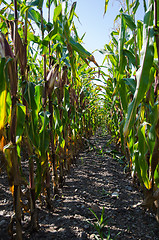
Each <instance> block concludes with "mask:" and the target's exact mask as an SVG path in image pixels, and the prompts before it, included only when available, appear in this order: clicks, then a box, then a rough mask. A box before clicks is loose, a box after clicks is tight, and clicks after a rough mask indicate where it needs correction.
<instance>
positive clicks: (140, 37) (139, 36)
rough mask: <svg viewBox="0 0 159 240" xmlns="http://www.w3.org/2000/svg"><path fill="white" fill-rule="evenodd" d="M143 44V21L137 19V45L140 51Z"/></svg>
mask: <svg viewBox="0 0 159 240" xmlns="http://www.w3.org/2000/svg"><path fill="white" fill-rule="evenodd" d="M142 45H143V23H142V22H141V21H137V46H138V49H139V53H140V52H141V49H142Z"/></svg>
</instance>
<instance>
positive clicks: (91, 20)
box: [75, 0, 144, 65]
mask: <svg viewBox="0 0 159 240" xmlns="http://www.w3.org/2000/svg"><path fill="white" fill-rule="evenodd" d="M142 2H143V1H140V7H139V9H138V11H137V16H136V19H137V20H142V19H143V14H144V9H143V5H142ZM104 4H105V0H77V6H76V13H77V15H78V17H79V19H80V22H81V24H80V23H79V22H78V21H77V20H76V21H75V25H76V28H77V30H78V34H79V36H80V37H81V36H82V35H83V34H84V33H86V35H85V37H84V39H83V46H84V47H85V48H86V49H87V50H88V51H89V52H93V51H94V50H96V49H102V48H103V47H104V45H105V44H106V43H109V41H110V37H109V35H110V32H111V31H112V29H113V26H114V19H115V17H116V15H117V14H118V13H119V9H120V7H121V5H120V3H119V1H117V0H109V4H108V9H107V13H106V14H105V16H103V13H104ZM93 55H94V56H95V58H96V61H97V62H98V64H99V65H101V64H102V61H103V58H104V56H103V55H102V54H100V53H98V52H95V53H94V54H93Z"/></svg>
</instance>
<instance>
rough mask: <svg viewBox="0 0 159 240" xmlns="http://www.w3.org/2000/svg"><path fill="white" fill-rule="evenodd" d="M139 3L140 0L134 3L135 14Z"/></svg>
mask: <svg viewBox="0 0 159 240" xmlns="http://www.w3.org/2000/svg"><path fill="white" fill-rule="evenodd" d="M139 5H140V2H139V0H136V1H135V2H134V5H133V14H134V15H135V14H136V11H137V9H138V7H139Z"/></svg>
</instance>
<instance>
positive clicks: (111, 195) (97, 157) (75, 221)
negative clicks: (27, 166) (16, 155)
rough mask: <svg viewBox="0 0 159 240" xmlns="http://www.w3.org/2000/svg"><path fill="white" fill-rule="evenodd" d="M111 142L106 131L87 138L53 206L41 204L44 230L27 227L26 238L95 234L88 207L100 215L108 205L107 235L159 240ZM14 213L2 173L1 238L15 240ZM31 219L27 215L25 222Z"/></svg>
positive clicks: (158, 227) (152, 219)
mask: <svg viewBox="0 0 159 240" xmlns="http://www.w3.org/2000/svg"><path fill="white" fill-rule="evenodd" d="M109 141H110V136H109V135H108V134H107V132H105V131H103V130H98V131H97V133H96V134H95V135H94V136H93V137H91V139H89V140H88V141H87V143H88V144H87V146H86V148H85V150H84V151H82V152H81V153H80V154H79V157H78V159H77V162H76V164H74V165H73V166H72V168H71V173H70V175H68V176H67V177H66V181H65V185H64V187H63V188H62V190H61V191H60V194H59V195H56V196H55V197H54V198H53V199H52V203H53V207H54V210H53V211H49V210H48V209H46V208H45V207H41V206H39V205H38V204H37V208H38V216H39V230H38V231H37V232H32V233H31V232H30V231H29V229H25V227H23V238H24V239H31V240H36V239H38V240H44V239H48V240H51V239H55V240H70V239H72V240H80V239H81V240H82V239H83V240H84V239H96V238H95V235H96V236H98V234H97V232H96V230H95V228H94V227H92V226H91V224H90V223H92V224H93V223H95V222H96V218H95V216H94V215H93V213H92V212H91V211H90V210H89V208H91V209H92V210H93V211H94V212H95V213H96V214H97V216H98V217H100V216H101V212H102V209H103V207H104V209H105V213H104V215H105V217H107V222H106V225H105V227H104V228H103V229H102V231H103V232H104V233H105V234H106V235H108V234H109V235H110V237H108V238H106V237H105V238H103V239H122V240H127V239H134V240H139V239H141V240H159V225H158V223H157V221H156V219H155V217H154V215H153V214H152V213H150V212H148V211H145V210H143V209H142V207H141V203H142V199H143V195H142V192H141V191H139V189H138V188H136V187H135V186H134V185H133V184H132V180H131V176H130V174H129V173H128V171H127V169H126V166H125V164H124V163H123V157H122V155H121V154H120V153H119V152H117V151H116V149H115V146H114V145H113V144H112V143H111V144H108V142H109ZM12 214H13V211H12V196H11V193H10V191H9V187H8V182H7V177H6V175H5V173H3V172H2V173H1V175H0V240H7V239H10V237H9V235H8V232H7V226H8V224H9V221H10V216H11V215H12ZM29 218H30V217H29V215H27V214H25V215H24V219H23V222H22V224H23V226H25V225H27V224H28V222H29ZM88 221H89V222H90V223H89V222H88ZM99 239H100V238H99Z"/></svg>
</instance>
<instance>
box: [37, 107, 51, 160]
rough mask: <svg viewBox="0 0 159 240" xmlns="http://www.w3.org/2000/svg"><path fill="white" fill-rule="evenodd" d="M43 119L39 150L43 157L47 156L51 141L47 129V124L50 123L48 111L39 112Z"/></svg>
mask: <svg viewBox="0 0 159 240" xmlns="http://www.w3.org/2000/svg"><path fill="white" fill-rule="evenodd" d="M39 115H40V117H41V120H42V127H41V129H40V132H39V138H40V146H39V151H40V153H41V156H42V157H44V158H45V157H46V151H47V150H48V147H49V143H50V137H49V136H50V135H49V132H48V129H47V126H48V124H49V121H50V119H49V117H50V113H49V112H47V111H45V112H44V111H42V112H40V113H39Z"/></svg>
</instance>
